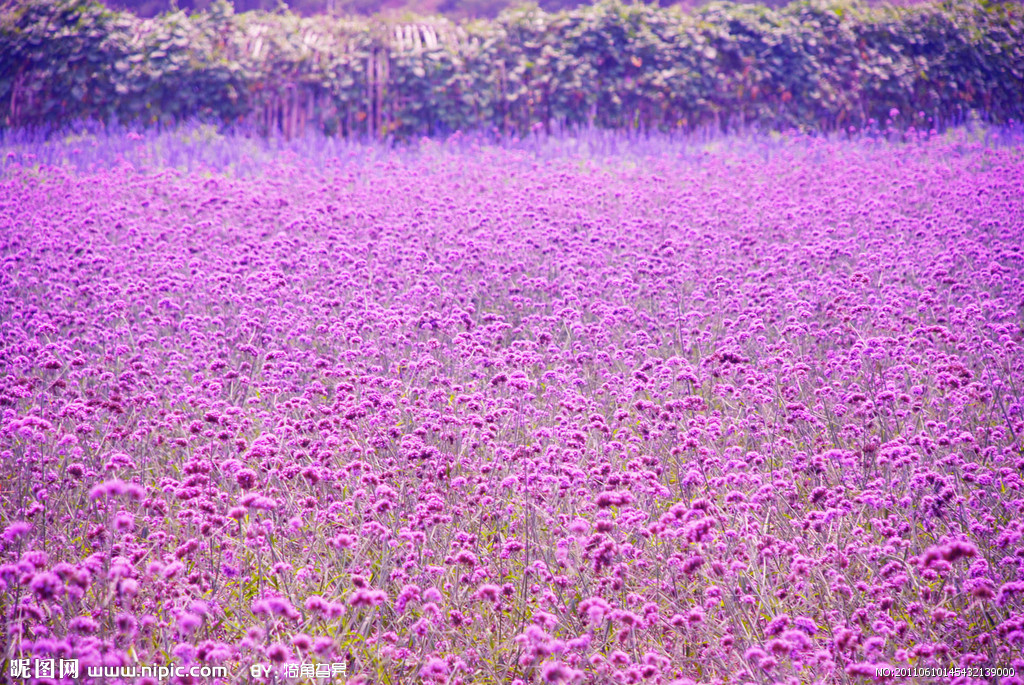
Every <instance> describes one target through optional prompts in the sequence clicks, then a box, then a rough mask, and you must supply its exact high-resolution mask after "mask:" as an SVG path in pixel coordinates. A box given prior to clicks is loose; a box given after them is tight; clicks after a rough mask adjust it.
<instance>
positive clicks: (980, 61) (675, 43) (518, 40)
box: [0, 0, 1024, 137]
mask: <svg viewBox="0 0 1024 685" xmlns="http://www.w3.org/2000/svg"><path fill="white" fill-rule="evenodd" d="M1022 93H1024V11H1022V9H1021V6H1020V5H1016V4H986V3H978V2H965V1H959V0H958V1H955V2H946V3H942V4H927V5H918V6H914V7H902V8H867V7H860V6H857V5H849V4H844V5H827V4H821V3H819V2H815V1H811V2H796V3H793V4H791V5H789V6H787V7H785V8H783V9H781V10H772V9H769V8H766V7H760V6H752V5H734V4H726V3H716V4H713V5H710V6H707V7H705V8H704V9H702V10H700V11H699V12H696V13H694V14H685V13H683V12H681V11H678V10H675V9H672V8H668V9H663V8H659V7H656V6H651V5H643V4H635V5H622V4H619V3H617V2H603V3H601V4H598V5H596V6H592V7H585V8H580V9H577V10H573V11H569V12H562V13H557V14H548V13H545V12H543V11H541V10H539V9H536V8H533V9H520V10H515V11H512V12H506V13H504V14H502V15H501V16H499V17H498V18H497V19H495V20H493V21H480V22H473V23H465V24H455V23H452V22H450V21H447V20H445V19H439V18H432V19H420V20H415V21H409V22H394V21H382V20H381V21H378V20H368V19H358V20H355V19H344V20H342V19H337V18H329V17H314V18H300V17H297V16H294V15H289V14H267V13H257V12H250V13H242V14H235V13H233V11H232V9H231V6H230V5H229V4H227V3H220V4H217V5H215V6H214V7H213V9H211V10H210V11H208V12H203V13H198V14H193V15H187V14H185V13H184V12H176V13H170V14H166V15H163V16H160V17H158V18H156V19H140V18H137V17H135V16H133V15H131V14H127V13H118V12H113V11H111V10H108V9H106V8H105V7H103V6H102V5H100V4H97V3H95V2H90V1H88V0H59V1H57V2H52V1H50V2H40V1H35V2H29V3H27V4H24V5H21V6H20V7H18V8H16V9H14V10H10V11H8V13H7V14H6V15H5V16H4V17H3V18H2V20H0V122H2V124H3V125H4V126H6V127H18V126H39V125H60V124H63V123H66V122H70V121H74V120H79V119H99V120H103V121H118V122H121V123H132V122H138V123H144V124H150V123H157V122H159V123H164V124H168V123H174V122H177V121H182V120H184V119H189V118H194V117H199V118H205V119H212V120H218V121H223V122H226V123H248V124H254V125H256V126H257V127H258V128H259V129H260V130H262V131H264V132H270V131H280V132H284V133H285V134H289V135H290V134H294V133H296V132H298V131H300V130H302V129H303V128H304V127H306V126H315V127H318V128H320V129H322V130H324V131H326V132H328V133H340V134H343V135H372V136H384V135H389V134H394V135H396V136H398V137H408V136H417V135H431V134H439V133H446V132H451V131H455V130H469V129H495V130H498V131H503V132H510V131H518V132H525V131H529V130H531V129H533V128H538V127H548V128H550V127H552V126H566V125H568V126H573V125H596V126H600V127H614V128H626V127H636V128H662V129H666V128H694V127H698V126H707V125H718V126H721V127H723V128H730V127H736V126H749V125H756V126H761V127H764V128H768V129H779V128H788V127H791V126H805V127H810V128H815V129H826V130H834V129H837V128H844V127H847V126H855V127H860V126H863V125H865V124H866V123H868V121H869V119H875V120H877V121H880V122H884V120H885V119H886V118H888V117H889V115H890V112H891V111H892V110H893V109H896V110H899V112H900V118H901V121H902V123H904V124H906V123H908V122H916V123H921V122H918V119H920V113H924V117H925V121H926V122H927V119H928V118H929V117H930V118H931V119H932V120H933V121H934V122H937V123H938V125H941V124H942V123H943V122H950V121H956V120H959V119H960V118H962V117H964V116H965V115H967V114H968V113H970V112H972V111H976V112H980V113H983V114H984V115H985V116H987V117H989V118H990V119H991V120H993V121H1007V120H1009V119H1013V118H1018V119H1019V118H1020V117H1021V115H1022V113H1024V111H1022V110H1024V97H1022ZM928 125H932V124H928Z"/></svg>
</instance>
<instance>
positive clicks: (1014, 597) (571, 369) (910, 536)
mask: <svg viewBox="0 0 1024 685" xmlns="http://www.w3.org/2000/svg"><path fill="white" fill-rule="evenodd" d="M124 145H125V146H129V147H130V145H131V143H129V142H126V143H125V144H124ZM1022 150H1024V147H1022V146H1020V145H986V144H984V143H980V142H972V139H971V137H970V136H967V135H962V136H955V135H954V136H944V137H938V136H936V137H934V138H931V139H925V140H919V141H917V142H912V143H899V144H897V143H886V142H881V141H877V140H876V141H869V140H861V141H859V142H858V141H852V142H851V141H847V142H828V141H823V140H817V141H815V140H806V139H791V140H788V141H787V140H783V141H781V142H779V141H778V140H776V141H775V142H773V143H769V142H768V141H765V142H764V144H763V145H761V146H760V147H759V146H758V145H757V144H753V143H751V144H748V145H740V146H731V145H729V144H722V145H719V146H715V145H709V146H707V149H706V150H703V151H699V152H695V153H688V154H675V153H674V152H673V151H672V150H665V151H663V152H664V154H652V155H645V156H643V157H627V156H618V157H616V156H614V155H606V156H596V155H595V156H589V157H588V156H580V155H570V154H563V155H546V156H545V155H540V154H532V153H530V152H529V151H526V150H512V149H508V148H501V147H487V146H472V145H468V144H466V145H462V146H457V145H451V146H446V145H439V144H430V145H424V146H423V148H422V149H421V150H420V151H419V152H412V151H407V152H403V153H387V152H386V151H381V150H378V151H376V152H374V153H373V154H362V153H360V154H356V152H352V153H351V154H347V155H342V156H341V157H340V158H338V159H326V160H321V161H316V162H314V161H313V160H311V159H309V158H303V157H302V156H298V155H291V156H278V157H276V158H268V159H267V160H265V161H263V162H261V163H260V167H259V170H258V172H255V173H249V174H238V173H230V172H228V171H217V170H213V169H210V168H207V169H195V170H193V171H184V172H183V171H179V170H175V169H172V168H158V167H156V166H153V165H150V166H146V165H137V166H135V167H133V166H130V165H129V164H127V163H123V162H122V163H113V164H106V165H99V164H95V165H93V168H92V169H91V170H83V169H82V168H81V165H80V166H74V165H65V164H62V165H59V166H57V165H51V166H33V165H32V164H30V163H25V164H22V163H20V162H17V163H15V162H12V161H11V160H13V159H15V157H16V155H15V153H13V152H12V153H10V155H9V156H8V157H7V158H6V162H5V164H6V170H5V171H4V175H3V176H2V177H0V222H2V224H0V225H2V228H0V260H2V262H3V268H2V269H0V615H2V630H3V636H2V637H0V649H2V650H3V651H2V652H0V661H2V665H3V673H2V675H0V680H2V681H4V682H14V683H21V682H68V683H70V682H76V683H78V682H97V683H98V682H101V681H103V678H102V677H99V676H98V674H99V673H100V672H101V669H103V668H104V667H105V668H107V669H113V670H111V671H107V672H106V673H107V675H108V676H109V677H107V678H106V680H105V682H109V683H114V682H126V683H142V682H152V683H155V682H157V679H156V678H151V677H149V676H147V677H144V678H139V677H131V673H132V672H131V671H130V669H131V668H132V667H155V666H161V665H162V666H168V665H174V666H182V667H185V668H189V667H191V666H209V667H213V666H217V667H224V668H226V671H223V672H222V673H221V675H220V676H215V677H208V678H204V677H201V676H200V677H191V678H190V677H189V676H185V677H183V678H178V679H171V680H175V681H180V682H196V683H204V682H231V683H235V682H238V683H242V682H286V683H294V682H312V683H327V682H345V681H346V680H347V682H349V683H366V684H369V683H390V684H404V683H427V684H441V683H450V684H455V683H463V684H466V685H469V684H498V683H514V684H517V685H523V684H526V683H537V684H539V683H651V684H668V683H674V684H676V685H681V684H682V683H755V684H758V685H763V684H767V683H812V682H813V683H869V682H890V681H893V682H896V681H902V682H942V683H948V682H954V683H994V682H1001V683H1024V653H1022V650H1024V478H1022V477H1024V441H1022V438H1024V396H1022V391H1024V348H1022V345H1024V191H1022V189H1024V153H1022ZM18 154H21V153H18ZM18 159H23V158H21V157H19V158H18ZM28 159H29V160H30V159H31V158H28ZM24 659H29V660H31V662H32V663H35V662H36V661H38V660H58V661H60V662H62V661H64V660H72V659H74V660H78V663H79V664H80V672H79V677H78V678H77V679H74V678H71V677H67V676H66V674H65V676H66V677H64V678H63V679H62V678H61V674H60V673H54V675H53V679H52V680H47V679H46V678H45V673H44V674H42V675H40V676H39V678H36V676H37V675H38V674H36V673H34V672H32V673H27V672H26V671H24V670H19V669H20V667H19V666H17V664H24V663H25V662H24V661H23V660H24ZM120 667H123V668H124V669H128V670H120ZM254 667H255V668H254ZM303 667H305V669H303ZM318 668H319V670H317V669H318ZM886 668H891V669H893V673H896V672H897V671H896V669H900V668H902V669H911V671H909V673H910V675H909V676H908V677H905V678H893V677H890V676H888V675H886V673H888V672H886V671H883V669H886ZM912 669H917V671H916V675H915V671H913V670H912ZM925 669H941V670H932V671H929V670H925ZM950 669H956V670H950ZM29 670H30V671H31V669H29ZM296 671H297V672H298V677H294V676H295V675H296ZM113 673H117V675H111V674H113ZM138 673H139V672H135V675H138ZM224 673H226V674H227V675H224ZM254 674H255V675H254ZM318 674H319V675H318ZM19 676H20V677H19ZM171 680H169V681H171ZM169 681H168V682H169ZM161 682H164V681H161Z"/></svg>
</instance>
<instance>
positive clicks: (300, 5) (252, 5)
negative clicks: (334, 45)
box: [105, 0, 914, 19]
mask: <svg viewBox="0 0 1024 685" xmlns="http://www.w3.org/2000/svg"><path fill="white" fill-rule="evenodd" d="M707 1H708V0H655V2H654V3H653V4H657V5H660V6H662V7H668V6H670V5H677V6H680V7H682V8H683V9H694V8H696V7H699V6H701V5H703V4H705V3H706V2H707ZM878 1H879V0H869V2H867V4H878ZM213 2H214V0H107V1H106V3H105V4H107V5H108V6H110V7H113V8H115V9H122V10H130V11H131V12H134V13H135V14H137V15H138V16H140V17H153V16H156V15H158V14H161V13H162V12H166V11H168V10H173V9H182V10H205V9H208V8H209V7H210V5H211V4H213ZM789 2H790V0H759V1H758V2H757V3H756V4H759V5H766V6H768V7H782V6H784V5H786V4H788V3H789ZM913 2H914V0H894V1H892V2H890V3H889V4H898V5H906V4H913ZM752 3H753V0H751V4H752ZM232 4H233V5H234V6H235V11H236V12H245V11H247V10H265V11H274V10H276V9H278V8H287V9H289V10H291V11H292V12H294V13H296V14H300V15H303V16H310V15H314V14H337V15H352V14H361V15H373V14H393V15H402V14H406V13H410V14H418V15H431V14H443V15H445V16H448V17H451V18H452V19H473V18H491V17H495V16H497V15H498V13H499V12H501V11H502V10H504V9H507V8H511V7H515V6H518V5H522V4H526V3H524V0H288V1H287V2H285V1H284V0H234V2H233V3H232ZM530 4H533V3H530ZM535 4H537V5H539V6H540V7H541V8H542V9H544V10H545V11H547V12H557V11H558V10H563V9H572V8H573V7H578V6H580V5H586V4H589V3H588V2H587V1H586V0H538V1H537V2H536V3H535Z"/></svg>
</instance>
